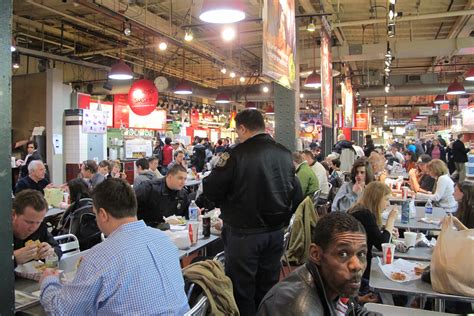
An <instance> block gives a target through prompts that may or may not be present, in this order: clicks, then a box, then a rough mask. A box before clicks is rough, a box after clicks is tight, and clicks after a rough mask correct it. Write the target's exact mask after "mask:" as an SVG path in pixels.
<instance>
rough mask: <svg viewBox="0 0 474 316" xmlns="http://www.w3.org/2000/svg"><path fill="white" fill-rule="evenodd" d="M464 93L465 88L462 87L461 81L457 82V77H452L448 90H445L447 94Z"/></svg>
mask: <svg viewBox="0 0 474 316" xmlns="http://www.w3.org/2000/svg"><path fill="white" fill-rule="evenodd" d="M464 93H466V89H464V86H463V85H462V83H459V82H458V81H457V79H454V81H453V82H452V83H451V84H450V85H449V86H448V91H447V92H446V94H448V95H458V94H464Z"/></svg>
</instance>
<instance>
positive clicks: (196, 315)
mask: <svg viewBox="0 0 474 316" xmlns="http://www.w3.org/2000/svg"><path fill="white" fill-rule="evenodd" d="M190 307H191V306H190ZM208 307H209V300H208V299H207V297H206V296H204V295H202V294H201V296H200V298H199V300H197V302H196V304H194V306H192V307H191V309H190V310H189V311H188V312H187V313H186V314H184V315H185V316H205V315H206V314H207V309H208Z"/></svg>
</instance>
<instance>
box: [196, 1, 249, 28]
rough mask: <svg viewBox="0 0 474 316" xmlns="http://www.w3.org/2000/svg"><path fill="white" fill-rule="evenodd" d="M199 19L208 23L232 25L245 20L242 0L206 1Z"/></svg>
mask: <svg viewBox="0 0 474 316" xmlns="http://www.w3.org/2000/svg"><path fill="white" fill-rule="evenodd" d="M199 18H200V19H201V20H202V21H204V22H207V23H217V24H230V23H235V22H239V21H242V20H243V19H245V12H244V5H243V3H242V1H241V0H227V1H222V0H204V1H203V3H202V10H201V14H200V15H199Z"/></svg>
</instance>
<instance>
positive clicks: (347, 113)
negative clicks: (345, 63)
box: [341, 79, 354, 128]
mask: <svg viewBox="0 0 474 316" xmlns="http://www.w3.org/2000/svg"><path fill="white" fill-rule="evenodd" d="M341 98H342V105H343V108H344V127H346V128H352V127H353V126H354V122H353V121H354V98H353V94H352V84H351V81H350V80H349V79H346V80H345V82H343V83H342V84H341Z"/></svg>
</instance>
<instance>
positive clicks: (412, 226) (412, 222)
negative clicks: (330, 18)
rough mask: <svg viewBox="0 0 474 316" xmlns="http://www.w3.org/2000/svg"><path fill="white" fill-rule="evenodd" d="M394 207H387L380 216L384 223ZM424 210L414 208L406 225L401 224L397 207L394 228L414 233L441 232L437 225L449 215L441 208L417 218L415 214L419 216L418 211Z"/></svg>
mask: <svg viewBox="0 0 474 316" xmlns="http://www.w3.org/2000/svg"><path fill="white" fill-rule="evenodd" d="M394 207H396V206H395V205H391V206H389V207H388V208H387V209H386V210H385V211H384V214H382V218H383V220H384V223H385V222H386V221H387V216H388V213H389V212H390V210H391V209H393V208H394ZM424 209H425V207H424V206H416V207H415V213H411V216H410V219H409V220H408V223H402V220H401V209H400V207H398V217H397V219H396V220H395V227H397V228H402V229H407V230H414V231H420V230H431V231H439V230H441V226H440V225H439V223H440V222H441V220H442V219H443V218H444V217H445V216H446V215H448V214H449V213H451V212H449V211H447V210H446V209H444V208H442V207H433V212H432V213H431V214H426V213H425V215H424V216H423V217H419V216H417V214H419V213H420V211H423V210H424Z"/></svg>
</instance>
